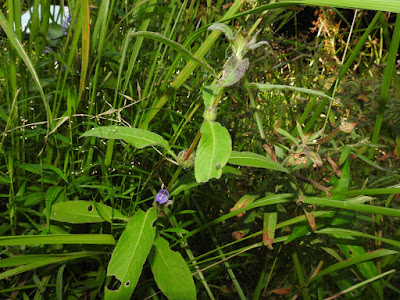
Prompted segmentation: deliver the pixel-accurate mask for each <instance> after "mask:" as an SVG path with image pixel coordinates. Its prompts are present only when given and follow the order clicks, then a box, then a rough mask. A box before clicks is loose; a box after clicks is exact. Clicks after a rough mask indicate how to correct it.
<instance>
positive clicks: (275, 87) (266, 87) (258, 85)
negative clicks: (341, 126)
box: [246, 82, 342, 105]
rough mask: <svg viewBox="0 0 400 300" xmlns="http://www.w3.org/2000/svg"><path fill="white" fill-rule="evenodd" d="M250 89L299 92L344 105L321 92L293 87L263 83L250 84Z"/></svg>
mask: <svg viewBox="0 0 400 300" xmlns="http://www.w3.org/2000/svg"><path fill="white" fill-rule="evenodd" d="M246 86H248V87H255V88H258V89H259V90H260V91H270V90H283V91H292V92H299V93H304V94H310V95H314V96H318V97H321V98H327V99H329V100H332V101H334V102H335V103H336V104H339V105H342V104H341V103H340V101H339V100H337V99H335V98H332V97H330V96H328V95H326V94H324V93H323V92H321V91H315V90H311V89H307V88H301V87H297V86H292V85H280V84H263V83H253V82H252V83H249V84H246Z"/></svg>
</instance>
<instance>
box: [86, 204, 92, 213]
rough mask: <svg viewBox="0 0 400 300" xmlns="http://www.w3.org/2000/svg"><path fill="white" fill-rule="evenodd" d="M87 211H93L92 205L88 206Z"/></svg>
mask: <svg viewBox="0 0 400 300" xmlns="http://www.w3.org/2000/svg"><path fill="white" fill-rule="evenodd" d="M87 210H88V211H89V212H90V211H92V210H93V205H92V204H90V205H88V207H87Z"/></svg>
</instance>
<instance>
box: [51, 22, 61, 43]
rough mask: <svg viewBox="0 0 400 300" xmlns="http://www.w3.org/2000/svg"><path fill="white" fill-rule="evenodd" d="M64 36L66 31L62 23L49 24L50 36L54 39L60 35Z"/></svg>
mask: <svg viewBox="0 0 400 300" xmlns="http://www.w3.org/2000/svg"><path fill="white" fill-rule="evenodd" d="M62 36H64V31H63V28H62V27H61V25H58V24H57V23H51V24H49V38H50V39H52V40H55V39H58V38H60V37H62Z"/></svg>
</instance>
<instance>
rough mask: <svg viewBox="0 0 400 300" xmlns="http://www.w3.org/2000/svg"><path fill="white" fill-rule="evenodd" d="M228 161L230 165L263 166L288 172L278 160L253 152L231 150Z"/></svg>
mask: <svg viewBox="0 0 400 300" xmlns="http://www.w3.org/2000/svg"><path fill="white" fill-rule="evenodd" d="M229 163H230V164H232V165H238V166H245V167H254V168H264V169H269V170H274V171H281V172H285V173H289V171H288V170H287V169H285V168H284V167H282V166H281V165H280V164H279V163H278V162H276V161H273V160H271V159H270V158H268V157H266V156H262V155H259V154H255V153H253V152H238V151H232V154H231V157H230V158H229Z"/></svg>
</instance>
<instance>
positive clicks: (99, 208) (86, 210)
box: [43, 200, 129, 224]
mask: <svg viewBox="0 0 400 300" xmlns="http://www.w3.org/2000/svg"><path fill="white" fill-rule="evenodd" d="M43 213H44V214H46V209H45V210H44V212H43ZM113 219H115V220H123V221H128V220H129V218H128V217H126V216H124V215H123V214H122V213H121V212H120V211H118V210H116V209H113V208H112V207H110V206H107V205H105V204H103V203H94V202H92V201H83V200H77V201H67V202H58V203H56V204H54V205H52V206H51V211H50V220H53V221H58V222H67V223H73V224H83V223H98V222H104V221H107V222H110V223H111V222H112V220H113Z"/></svg>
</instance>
